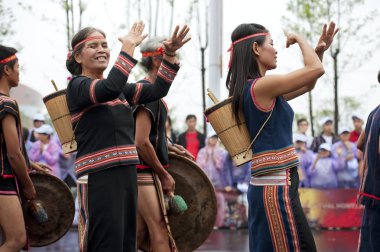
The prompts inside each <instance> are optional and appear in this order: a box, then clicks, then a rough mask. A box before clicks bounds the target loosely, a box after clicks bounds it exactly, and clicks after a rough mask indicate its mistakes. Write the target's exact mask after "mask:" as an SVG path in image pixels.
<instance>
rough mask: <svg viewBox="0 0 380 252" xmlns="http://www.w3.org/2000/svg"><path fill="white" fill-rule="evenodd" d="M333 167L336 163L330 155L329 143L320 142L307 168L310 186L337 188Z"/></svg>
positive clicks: (334, 167)
mask: <svg viewBox="0 0 380 252" xmlns="http://www.w3.org/2000/svg"><path fill="white" fill-rule="evenodd" d="M335 169H336V164H335V161H334V159H333V158H332V157H331V145H330V144H328V143H323V144H321V145H320V146H319V150H318V154H316V155H315V158H314V161H313V164H312V165H311V167H310V168H309V169H308V175H309V177H310V186H311V187H312V188H318V189H331V188H337V186H338V180H337V178H336V174H335Z"/></svg>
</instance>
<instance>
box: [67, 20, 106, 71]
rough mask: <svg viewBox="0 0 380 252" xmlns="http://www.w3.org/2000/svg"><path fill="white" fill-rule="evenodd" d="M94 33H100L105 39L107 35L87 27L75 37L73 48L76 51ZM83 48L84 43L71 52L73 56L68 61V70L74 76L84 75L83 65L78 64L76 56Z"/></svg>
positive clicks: (72, 42)
mask: <svg viewBox="0 0 380 252" xmlns="http://www.w3.org/2000/svg"><path fill="white" fill-rule="evenodd" d="M94 32H100V33H101V34H102V35H103V36H104V37H106V34H105V33H104V32H103V31H101V30H99V29H96V28H93V27H86V28H83V29H82V30H80V31H79V32H77V33H76V34H75V35H74V37H73V39H72V40H71V48H72V49H74V48H75V46H76V45H77V44H78V43H79V42H81V41H83V40H84V39H86V38H88V36H90V35H91V34H92V33H94ZM83 47H84V43H83V44H81V45H79V46H78V47H77V48H75V50H74V51H72V52H71V55H69V57H68V58H67V59H66V68H67V70H69V72H70V73H71V74H72V75H79V74H81V73H82V65H81V64H79V63H78V62H76V60H75V58H74V56H75V54H77V53H80V52H81V51H82V49H83Z"/></svg>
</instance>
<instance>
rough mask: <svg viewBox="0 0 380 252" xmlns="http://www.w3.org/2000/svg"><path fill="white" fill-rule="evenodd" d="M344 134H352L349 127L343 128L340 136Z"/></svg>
mask: <svg viewBox="0 0 380 252" xmlns="http://www.w3.org/2000/svg"><path fill="white" fill-rule="evenodd" d="M343 133H350V129H349V128H348V127H343V128H341V129H340V131H339V135H340V134H343Z"/></svg>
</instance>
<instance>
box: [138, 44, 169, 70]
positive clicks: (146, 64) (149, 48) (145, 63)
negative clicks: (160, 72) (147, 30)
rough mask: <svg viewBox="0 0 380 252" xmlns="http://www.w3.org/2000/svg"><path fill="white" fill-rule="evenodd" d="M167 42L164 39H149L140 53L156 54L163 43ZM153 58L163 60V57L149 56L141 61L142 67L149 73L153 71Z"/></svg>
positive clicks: (142, 45) (142, 46)
mask: <svg viewBox="0 0 380 252" xmlns="http://www.w3.org/2000/svg"><path fill="white" fill-rule="evenodd" d="M164 41H165V38H162V37H156V38H152V39H149V40H148V41H146V42H144V43H143V44H141V46H140V52H141V53H143V52H154V51H156V50H157V49H158V48H159V47H161V46H162V42H164ZM153 58H160V59H162V56H161V55H157V56H149V57H143V58H141V60H140V65H141V66H142V67H143V68H144V70H145V71H146V72H149V71H151V70H152V69H153Z"/></svg>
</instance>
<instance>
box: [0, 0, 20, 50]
mask: <svg viewBox="0 0 380 252" xmlns="http://www.w3.org/2000/svg"><path fill="white" fill-rule="evenodd" d="M0 16H1V21H0V43H3V42H4V41H5V40H6V39H7V38H8V37H9V36H12V35H13V34H14V30H13V29H12V23H13V22H15V21H16V18H15V16H14V15H13V12H12V10H11V8H9V7H6V6H4V3H3V0H0Z"/></svg>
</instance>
